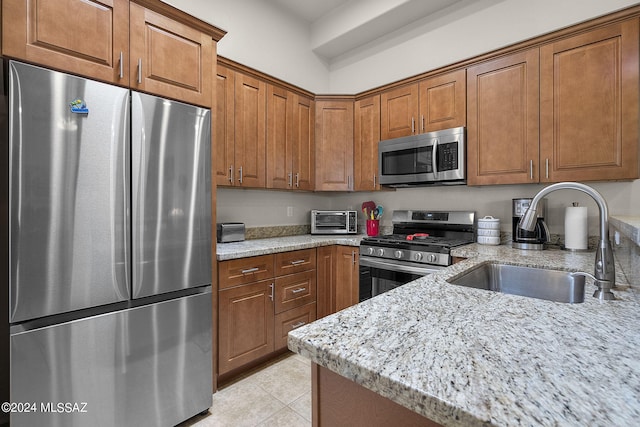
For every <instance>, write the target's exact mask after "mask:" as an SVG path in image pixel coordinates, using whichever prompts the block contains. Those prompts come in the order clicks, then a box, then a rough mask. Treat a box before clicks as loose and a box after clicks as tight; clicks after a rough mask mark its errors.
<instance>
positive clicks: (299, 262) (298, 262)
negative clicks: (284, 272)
mask: <svg viewBox="0 0 640 427" xmlns="http://www.w3.org/2000/svg"><path fill="white" fill-rule="evenodd" d="M303 263H304V260H303V259H298V260H296V261H291V265H298V264H303Z"/></svg>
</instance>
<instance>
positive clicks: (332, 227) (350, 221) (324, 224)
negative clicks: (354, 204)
mask: <svg viewBox="0 0 640 427" xmlns="http://www.w3.org/2000/svg"><path fill="white" fill-rule="evenodd" d="M357 221H358V212H357V211H318V210H312V211H311V234H356V233H357V232H358V225H357Z"/></svg>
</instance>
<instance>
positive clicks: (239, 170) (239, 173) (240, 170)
mask: <svg viewBox="0 0 640 427" xmlns="http://www.w3.org/2000/svg"><path fill="white" fill-rule="evenodd" d="M238 175H239V178H238V182H239V183H240V184H242V166H240V167H239V168H238Z"/></svg>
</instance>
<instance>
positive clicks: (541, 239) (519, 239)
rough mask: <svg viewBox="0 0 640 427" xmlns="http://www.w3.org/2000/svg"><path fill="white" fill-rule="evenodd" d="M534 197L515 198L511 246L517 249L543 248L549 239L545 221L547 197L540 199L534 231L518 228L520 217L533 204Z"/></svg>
mask: <svg viewBox="0 0 640 427" xmlns="http://www.w3.org/2000/svg"><path fill="white" fill-rule="evenodd" d="M532 200H533V199H513V204H512V208H513V209H512V211H513V219H512V221H513V230H512V233H513V234H512V236H513V237H512V243H511V246H512V247H513V248H516V249H530V250H538V251H540V250H542V249H544V244H545V243H546V242H548V241H549V229H548V228H547V224H546V223H545V222H544V218H545V217H546V215H547V199H542V200H540V203H538V207H537V209H536V217H537V218H538V220H537V222H536V228H535V230H533V231H526V230H522V229H520V228H518V222H520V218H521V217H522V215H524V213H525V212H526V211H527V209H529V206H531V201H532Z"/></svg>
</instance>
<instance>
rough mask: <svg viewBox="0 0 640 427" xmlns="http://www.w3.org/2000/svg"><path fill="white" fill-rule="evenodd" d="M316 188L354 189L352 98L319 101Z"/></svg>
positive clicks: (328, 189) (317, 102)
mask: <svg viewBox="0 0 640 427" xmlns="http://www.w3.org/2000/svg"><path fill="white" fill-rule="evenodd" d="M316 190H320V191H350V190H353V100H318V101H316Z"/></svg>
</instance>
